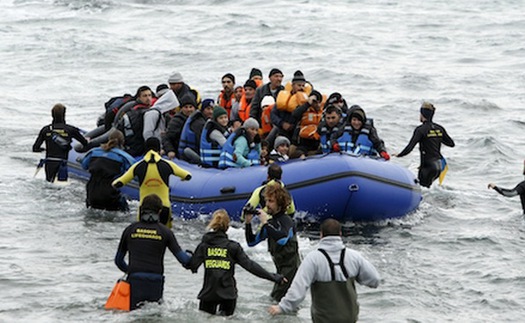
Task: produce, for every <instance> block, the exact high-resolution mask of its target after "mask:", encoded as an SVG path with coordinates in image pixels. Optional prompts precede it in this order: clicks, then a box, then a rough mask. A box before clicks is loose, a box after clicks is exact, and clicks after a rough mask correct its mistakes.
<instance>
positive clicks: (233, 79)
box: [221, 73, 235, 84]
mask: <svg viewBox="0 0 525 323" xmlns="http://www.w3.org/2000/svg"><path fill="white" fill-rule="evenodd" d="M224 78H229V79H230V80H232V83H233V84H235V76H233V74H232V73H226V74H224V75H223V76H222V77H221V81H222V80H224Z"/></svg>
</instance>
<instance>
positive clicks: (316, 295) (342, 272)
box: [268, 219, 380, 323]
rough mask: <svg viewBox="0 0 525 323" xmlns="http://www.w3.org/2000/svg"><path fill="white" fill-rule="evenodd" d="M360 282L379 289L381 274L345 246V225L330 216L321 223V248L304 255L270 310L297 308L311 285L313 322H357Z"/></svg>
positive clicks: (279, 310) (286, 310)
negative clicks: (343, 231)
mask: <svg viewBox="0 0 525 323" xmlns="http://www.w3.org/2000/svg"><path fill="white" fill-rule="evenodd" d="M356 281H357V282H358V283H359V284H361V285H365V286H368V287H371V288H376V287H377V286H378V285H379V282H380V276H379V273H378V272H377V270H376V268H375V267H374V266H373V265H372V264H371V263H370V262H369V261H368V260H366V259H365V258H364V257H363V256H362V255H361V253H359V252H357V251H355V250H352V249H350V248H346V247H345V245H344V243H343V240H342V238H341V224H340V223H339V222H338V221H337V220H335V219H327V220H325V221H323V223H322V224H321V240H320V241H319V247H318V249H317V250H316V251H312V252H310V253H309V254H308V255H307V256H306V257H305V258H304V261H303V263H302V264H301V266H300V267H299V270H298V271H297V275H295V278H294V280H293V282H292V286H291V287H290V289H289V290H288V292H287V293H286V296H284V298H283V299H281V301H280V302H279V304H278V305H273V306H271V307H270V308H269V309H268V312H270V314H272V315H277V314H281V313H290V312H293V311H297V309H298V307H299V304H300V303H301V302H302V301H303V300H304V298H305V296H306V292H307V291H308V289H309V288H310V287H311V295H312V305H311V308H310V312H311V315H312V321H313V322H331V323H332V322H334V323H336V322H345V323H346V322H356V321H357V318H358V314H359V303H358V302H357V291H356V288H355V282H356Z"/></svg>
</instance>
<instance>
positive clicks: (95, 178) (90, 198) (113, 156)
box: [82, 129, 135, 211]
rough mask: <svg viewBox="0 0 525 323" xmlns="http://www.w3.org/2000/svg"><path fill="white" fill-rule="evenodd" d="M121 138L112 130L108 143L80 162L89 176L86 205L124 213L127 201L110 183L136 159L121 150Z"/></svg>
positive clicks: (92, 150) (121, 135) (89, 152)
mask: <svg viewBox="0 0 525 323" xmlns="http://www.w3.org/2000/svg"><path fill="white" fill-rule="evenodd" d="M123 145H124V135H123V134H122V132H120V131H119V130H116V129H114V130H113V132H111V134H110V135H109V141H108V142H107V143H105V144H103V145H101V146H100V147H97V148H93V149H91V150H90V151H88V153H87V154H86V155H85V156H84V158H83V159H82V168H84V169H86V170H89V173H90V174H91V176H90V178H89V181H88V182H87V184H86V206H87V207H91V208H94V209H102V210H109V211H127V210H128V209H129V208H128V202H127V201H126V198H125V197H124V196H123V195H122V194H121V193H120V191H119V190H117V189H115V188H114V187H113V186H112V185H111V183H112V182H113V180H115V178H116V177H118V176H120V175H122V174H124V172H125V171H126V170H128V169H129V168H130V167H131V165H133V164H134V163H135V159H134V158H133V157H132V156H131V155H130V154H128V153H127V152H125V151H124V150H122V147H123Z"/></svg>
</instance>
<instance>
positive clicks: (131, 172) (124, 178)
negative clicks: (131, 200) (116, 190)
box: [111, 163, 138, 187]
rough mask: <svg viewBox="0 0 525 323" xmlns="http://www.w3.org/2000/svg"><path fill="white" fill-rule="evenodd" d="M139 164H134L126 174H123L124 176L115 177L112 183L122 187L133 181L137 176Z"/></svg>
mask: <svg viewBox="0 0 525 323" xmlns="http://www.w3.org/2000/svg"><path fill="white" fill-rule="evenodd" d="M137 165H138V163H135V164H133V165H132V166H131V167H130V168H129V169H128V170H127V171H126V172H125V173H124V174H122V176H120V177H119V178H117V179H115V180H114V181H113V183H111V185H113V186H115V187H121V186H124V185H126V184H127V183H129V182H131V181H132V180H133V178H134V177H135V167H137ZM119 183H120V184H119Z"/></svg>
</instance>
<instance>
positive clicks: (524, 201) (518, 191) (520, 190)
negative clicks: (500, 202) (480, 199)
mask: <svg viewBox="0 0 525 323" xmlns="http://www.w3.org/2000/svg"><path fill="white" fill-rule="evenodd" d="M494 190H495V191H496V192H498V193H500V194H501V195H503V196H506V197H513V196H516V195H519V196H520V200H521V208H522V209H523V214H525V181H523V182H521V183H519V184H518V185H516V187H514V188H513V189H511V190H510V189H507V188H502V187H498V186H495V187H494Z"/></svg>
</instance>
